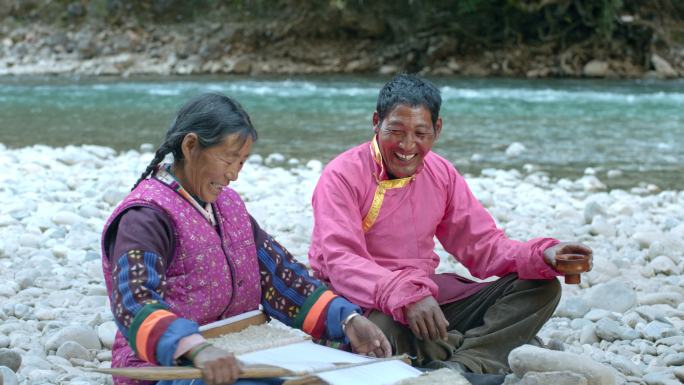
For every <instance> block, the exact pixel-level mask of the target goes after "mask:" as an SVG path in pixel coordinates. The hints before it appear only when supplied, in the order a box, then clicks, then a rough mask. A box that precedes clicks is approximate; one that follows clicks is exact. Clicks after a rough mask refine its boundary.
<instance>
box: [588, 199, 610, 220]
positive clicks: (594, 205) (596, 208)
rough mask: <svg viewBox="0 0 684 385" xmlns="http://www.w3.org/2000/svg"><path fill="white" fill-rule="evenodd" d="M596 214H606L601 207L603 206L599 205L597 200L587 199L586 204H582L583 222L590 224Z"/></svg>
mask: <svg viewBox="0 0 684 385" xmlns="http://www.w3.org/2000/svg"><path fill="white" fill-rule="evenodd" d="M598 215H606V211H605V210H604V209H603V206H601V205H600V204H599V203H598V202H596V201H589V202H587V204H586V205H584V223H586V224H590V223H591V222H592V221H593V220H594V217H596V216H598Z"/></svg>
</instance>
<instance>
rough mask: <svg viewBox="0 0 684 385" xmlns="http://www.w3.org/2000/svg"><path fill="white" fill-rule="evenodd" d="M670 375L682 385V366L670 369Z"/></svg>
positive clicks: (683, 371) (683, 372) (683, 368)
mask: <svg viewBox="0 0 684 385" xmlns="http://www.w3.org/2000/svg"><path fill="white" fill-rule="evenodd" d="M672 373H673V374H674V375H675V377H677V379H678V380H679V381H682V382H683V383H684V366H680V367H677V368H674V369H672Z"/></svg>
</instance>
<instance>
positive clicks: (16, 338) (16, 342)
mask: <svg viewBox="0 0 684 385" xmlns="http://www.w3.org/2000/svg"><path fill="white" fill-rule="evenodd" d="M9 338H10V347H11V348H23V347H25V346H26V345H28V344H29V343H30V342H31V337H29V335H28V334H27V332H26V331H23V330H22V331H18V332H15V333H12V334H10V335H9Z"/></svg>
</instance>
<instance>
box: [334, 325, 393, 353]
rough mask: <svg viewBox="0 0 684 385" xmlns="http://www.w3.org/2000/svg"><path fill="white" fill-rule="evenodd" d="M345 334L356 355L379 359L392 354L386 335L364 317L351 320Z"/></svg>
mask: <svg viewBox="0 0 684 385" xmlns="http://www.w3.org/2000/svg"><path fill="white" fill-rule="evenodd" d="M344 332H345V334H346V335H347V338H349V342H351V346H352V350H353V351H354V353H358V354H363V355H366V356H371V357H379V358H382V357H389V356H390V355H391V354H392V347H391V346H390V343H389V341H388V340H387V337H385V334H384V333H383V332H382V330H380V328H378V327H377V326H376V325H375V324H374V323H373V322H371V321H370V320H369V319H368V318H366V317H364V316H357V317H354V318H352V319H351V320H349V322H348V323H347V326H346V327H345V331H344Z"/></svg>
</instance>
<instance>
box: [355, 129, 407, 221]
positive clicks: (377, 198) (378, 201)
mask: <svg viewBox="0 0 684 385" xmlns="http://www.w3.org/2000/svg"><path fill="white" fill-rule="evenodd" d="M370 146H371V154H372V155H373V159H374V160H375V162H376V163H378V164H379V165H380V175H382V174H383V172H384V165H383V163H382V154H381V153H380V148H379V147H378V142H377V135H376V136H374V137H373V140H372V141H371V144H370ZM414 178H415V176H409V177H406V178H401V179H388V180H380V177H379V176H377V175H376V181H377V182H378V187H377V188H376V189H375V195H374V196H373V202H372V203H371V207H370V209H369V210H368V214H366V217H365V218H363V222H362V223H363V231H364V232H368V230H370V229H371V227H373V224H375V220H376V219H378V215H380V207H382V201H383V200H384V199H385V191H387V190H390V189H393V188H402V187H405V186H406V185H408V184H409V183H410V182H411V181H412V180H413V179H414Z"/></svg>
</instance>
